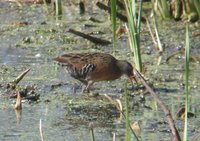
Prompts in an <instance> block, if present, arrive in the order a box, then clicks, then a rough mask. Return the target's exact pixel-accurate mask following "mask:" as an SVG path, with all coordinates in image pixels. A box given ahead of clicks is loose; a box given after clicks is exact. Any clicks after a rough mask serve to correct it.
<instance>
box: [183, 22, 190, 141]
mask: <svg viewBox="0 0 200 141" xmlns="http://www.w3.org/2000/svg"><path fill="white" fill-rule="evenodd" d="M188 28H189V27H188V24H187V25H186V46H185V123H184V124H185V125H184V138H183V140H184V141H187V140H188V139H187V125H188V111H189V64H190V43H189V29H188Z"/></svg>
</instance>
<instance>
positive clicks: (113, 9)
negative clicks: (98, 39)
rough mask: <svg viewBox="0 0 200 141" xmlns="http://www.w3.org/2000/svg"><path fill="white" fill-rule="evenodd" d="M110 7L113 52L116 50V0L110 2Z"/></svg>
mask: <svg viewBox="0 0 200 141" xmlns="http://www.w3.org/2000/svg"><path fill="white" fill-rule="evenodd" d="M110 3H111V4H110V5H111V21H112V34H113V51H114V52H115V49H116V34H115V31H116V0H111V1H110Z"/></svg>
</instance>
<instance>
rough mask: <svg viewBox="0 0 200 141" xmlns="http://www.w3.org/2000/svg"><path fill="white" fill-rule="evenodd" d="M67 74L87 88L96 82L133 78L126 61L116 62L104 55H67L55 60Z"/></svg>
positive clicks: (130, 68)
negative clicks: (124, 76)
mask: <svg viewBox="0 0 200 141" xmlns="http://www.w3.org/2000/svg"><path fill="white" fill-rule="evenodd" d="M54 60H56V61H58V62H59V64H60V65H61V66H62V67H64V68H65V69H66V70H67V71H68V73H69V74H70V75H71V76H72V77H73V78H75V79H78V80H79V81H81V82H82V83H84V84H85V85H86V87H85V88H84V89H83V91H84V90H88V89H89V87H90V86H91V85H92V84H93V83H94V82H98V81H109V80H115V79H118V78H120V77H121V76H122V75H123V74H125V75H127V76H128V77H129V78H130V79H131V81H132V78H134V75H133V67H132V65H131V64H130V63H129V62H128V61H126V60H117V59H116V58H114V57H113V56H112V55H110V54H106V53H77V54H73V53H69V54H64V55H62V56H59V57H57V58H55V59H54Z"/></svg>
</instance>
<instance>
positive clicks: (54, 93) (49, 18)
mask: <svg viewBox="0 0 200 141" xmlns="http://www.w3.org/2000/svg"><path fill="white" fill-rule="evenodd" d="M87 4H88V6H87V7H86V13H85V14H84V15H80V14H79V8H78V3H75V4H74V3H72V2H66V3H64V4H63V17H62V20H56V18H55V17H54V16H53V14H52V12H51V11H52V6H51V5H49V12H47V11H46V7H45V6H43V5H34V4H32V5H31V4H22V5H18V4H16V3H11V4H10V3H5V2H0V78H1V79H0V125H1V126H0V140H2V141H4V140H5V141H8V140H9V141H16V140H17V141H18V140H19V141H23V140H31V141H38V140H40V132H39V122H40V119H41V120H42V130H43V135H44V139H45V140H48V141H51V140H52V141H53V140H58V141H63V140H65V141H79V140H83V141H88V140H92V135H91V130H90V127H89V126H91V124H93V128H94V135H95V139H96V140H97V141H98V140H99V141H100V140H105V141H107V140H112V138H113V134H115V135H116V140H125V132H126V130H125V129H126V128H125V120H124V119H123V118H121V117H120V114H119V113H118V112H117V110H116V108H115V106H114V105H112V104H111V103H110V102H109V101H108V100H107V99H106V98H105V97H104V95H103V94H108V95H110V96H111V97H113V98H118V99H120V100H121V101H122V103H123V105H124V100H125V98H124V84H125V82H126V80H127V79H126V78H125V77H122V78H121V79H118V80H116V81H112V82H100V83H96V84H95V85H94V86H93V87H92V92H93V93H99V95H98V94H96V95H95V94H89V95H87V94H82V93H81V92H80V91H81V85H80V83H79V82H78V81H76V80H74V79H73V78H71V77H69V75H66V74H65V73H64V72H63V70H62V69H60V68H59V67H58V65H57V64H56V63H55V62H54V61H53V60H52V58H54V57H56V56H58V55H61V54H63V53H67V52H96V51H98V52H106V53H110V54H112V49H113V47H112V45H107V46H100V45H95V44H93V43H91V42H89V41H87V40H85V39H83V38H81V37H78V36H76V35H73V34H71V33H68V32H67V30H69V29H70V28H73V29H76V30H79V31H83V32H85V33H91V34H94V35H95V36H97V37H100V38H102V39H107V40H111V39H112V34H111V23H110V20H109V16H108V14H107V13H106V12H105V11H102V10H100V9H98V8H97V7H96V6H95V4H94V3H89V2H87ZM90 17H95V18H97V19H98V20H100V21H102V23H93V22H92V21H89V18H90ZM158 27H159V32H160V38H161V41H162V43H163V44H164V46H165V50H164V52H163V53H162V54H159V53H158V52H157V51H156V50H155V49H154V48H153V44H152V42H151V37H150V35H149V33H148V29H147V28H146V26H145V25H144V24H143V25H142V30H141V31H142V32H141V52H142V58H143V62H144V66H145V69H146V72H145V78H146V79H147V80H148V82H149V83H151V84H152V85H153V86H154V88H155V91H156V92H157V93H158V94H159V96H160V98H161V99H162V100H163V101H164V103H165V104H166V105H167V106H168V108H169V110H170V111H171V113H172V116H173V118H174V120H175V123H176V126H177V128H178V130H179V131H180V133H182V132H183V126H184V123H183V121H181V120H180V119H178V118H177V117H176V113H177V111H178V110H179V109H180V108H181V107H182V106H183V105H184V82H183V75H184V57H183V56H184V53H182V52H181V50H182V49H183V48H184V46H185V45H184V44H185V25H184V23H181V22H175V21H173V20H170V21H160V20H159V23H158ZM199 31H200V30H199V27H198V25H197V24H190V33H194V32H199ZM97 33H98V34H97ZM127 42H128V40H127V37H126V35H121V36H120V37H119V39H118V40H117V48H116V55H115V56H116V58H120V59H126V60H129V61H130V62H131V54H130V53H129V52H130V50H129V47H128V43H127ZM199 47H200V37H192V36H191V55H192V57H193V59H191V60H192V63H191V66H190V68H191V71H190V93H191V96H190V102H191V103H190V104H191V107H190V108H191V112H192V113H194V114H195V115H196V117H192V118H190V119H189V136H190V137H192V136H193V135H195V134H197V133H198V132H199V129H200V126H199V125H200V120H199V116H200V110H199V106H200V103H199V99H200V96H199V91H200V88H199V84H200V75H199V74H200V66H199V61H200V57H199V53H200V49H199ZM173 53H177V54H176V55H174V56H172V57H171V58H170V59H169V60H167V59H168V57H169V56H171V54H173ZM27 68H31V70H30V72H29V73H28V74H27V75H26V76H25V77H24V79H23V80H22V81H21V82H20V83H19V85H20V86H21V87H25V86H26V85H34V86H35V93H36V94H38V95H40V97H39V100H37V101H28V100H27V99H23V103H22V113H21V120H20V121H19V120H18V119H17V118H16V113H15V110H13V105H14V103H15V98H9V96H8V94H7V92H6V88H5V86H6V84H7V83H9V82H11V81H12V80H14V79H15V78H16V77H17V76H18V75H19V74H20V73H21V72H22V71H24V70H25V69H27ZM59 84H60V85H59ZM74 86H75V87H76V93H74V91H75V90H74ZM130 87H131V86H130V84H129V83H128V88H129V89H128V93H129V95H130V96H129V101H130V103H129V106H130V118H131V119H130V121H131V123H134V122H139V124H140V127H141V133H140V135H139V137H140V139H141V140H149V141H152V140H155V141H156V140H169V139H170V133H169V128H168V125H167V123H166V122H165V116H164V113H163V112H162V111H161V109H160V108H159V107H158V105H157V104H156V102H155V100H154V99H153V98H152V97H151V96H150V95H149V94H147V93H146V92H145V91H144V89H143V87H142V86H141V85H138V86H135V89H136V90H132V89H131V88H130ZM144 99H145V100H144Z"/></svg>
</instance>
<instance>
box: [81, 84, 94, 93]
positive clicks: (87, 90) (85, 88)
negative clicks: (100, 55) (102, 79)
mask: <svg viewBox="0 0 200 141" xmlns="http://www.w3.org/2000/svg"><path fill="white" fill-rule="evenodd" d="M93 83H94V82H93V81H88V82H87V84H86V86H85V87H83V89H82V93H84V92H85V91H86V92H87V93H89V88H90V86H91V85H92V84H93Z"/></svg>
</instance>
